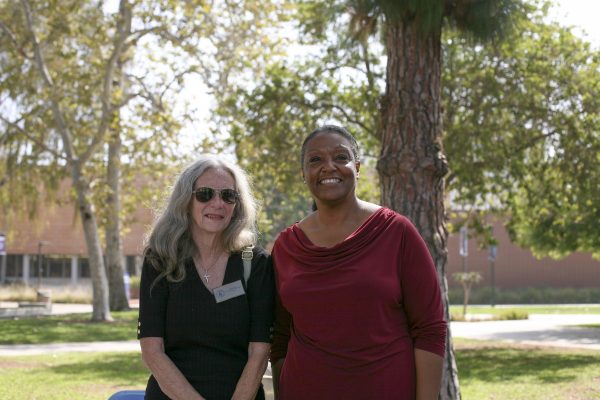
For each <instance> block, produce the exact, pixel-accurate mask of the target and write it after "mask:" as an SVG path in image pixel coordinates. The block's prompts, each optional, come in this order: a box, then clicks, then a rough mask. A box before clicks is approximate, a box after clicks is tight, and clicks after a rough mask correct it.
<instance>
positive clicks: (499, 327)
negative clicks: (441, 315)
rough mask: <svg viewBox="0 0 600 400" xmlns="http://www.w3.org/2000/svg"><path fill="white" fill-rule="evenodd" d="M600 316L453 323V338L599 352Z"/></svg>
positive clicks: (539, 317)
mask: <svg viewBox="0 0 600 400" xmlns="http://www.w3.org/2000/svg"><path fill="white" fill-rule="evenodd" d="M586 324H600V314H530V315H529V319H526V320H515V321H481V322H452V323H451V329H452V335H453V337H461V338H469V339H487V340H501V341H506V342H513V343H523V344H533V345H538V346H553V347H571V348H581V349H590V350H600V328H587V327H580V326H577V325H586Z"/></svg>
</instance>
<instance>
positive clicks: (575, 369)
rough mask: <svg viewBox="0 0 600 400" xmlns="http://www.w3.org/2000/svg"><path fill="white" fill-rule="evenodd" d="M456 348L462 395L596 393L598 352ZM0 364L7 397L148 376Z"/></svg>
mask: <svg viewBox="0 0 600 400" xmlns="http://www.w3.org/2000/svg"><path fill="white" fill-rule="evenodd" d="M455 350H456V360H457V365H458V371H459V380H460V387H461V392H462V396H463V397H462V398H463V399H464V400H485V399H490V400H492V399H511V400H513V399H515V400H521V399H522V400H525V399H527V400H546V399H550V400H552V399H556V400H558V399H576V400H587V399H590V400H591V399H598V398H600V351H588V350H573V349H550V348H541V347H534V346H522V345H515V344H506V343H500V342H494V341H478V340H467V339H456V340H455ZM0 370H2V374H0V398H1V399H6V400H27V399H32V400H33V399H48V400H63V399H64V400H67V399H90V400H96V399H98V400H100V399H102V400H105V399H107V398H108V397H109V396H110V394H112V393H114V392H117V391H119V390H126V389H143V388H144V387H145V385H146V380H147V379H148V371H147V370H146V369H145V367H144V366H143V364H142V362H141V359H140V355H139V353H138V352H124V353H59V354H55V355H47V356H22V357H0Z"/></svg>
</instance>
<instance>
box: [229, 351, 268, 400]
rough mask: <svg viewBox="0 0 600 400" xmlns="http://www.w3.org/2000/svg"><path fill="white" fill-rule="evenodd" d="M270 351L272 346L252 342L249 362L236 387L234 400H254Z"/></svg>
mask: <svg viewBox="0 0 600 400" xmlns="http://www.w3.org/2000/svg"><path fill="white" fill-rule="evenodd" d="M270 349H271V345H270V344H269V343H261V342H250V344H249V345H248V362H247V363H246V366H245V367H244V370H243V371H242V376H241V377H240V379H239V381H238V383H237V385H236V387H235V392H233V396H232V397H231V399H232V400H241V399H249V400H252V399H254V397H255V396H256V392H257V391H258V388H259V386H260V383H261V381H262V377H263V374H264V373H265V370H266V369H267V364H268V361H269V350H270Z"/></svg>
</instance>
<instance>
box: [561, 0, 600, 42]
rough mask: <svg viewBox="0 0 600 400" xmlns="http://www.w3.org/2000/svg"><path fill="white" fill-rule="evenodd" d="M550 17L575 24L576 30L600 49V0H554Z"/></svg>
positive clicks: (568, 23)
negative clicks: (599, 17) (599, 19)
mask: <svg viewBox="0 0 600 400" xmlns="http://www.w3.org/2000/svg"><path fill="white" fill-rule="evenodd" d="M554 2H555V3H556V6H555V7H553V8H552V9H551V11H550V17H551V18H552V19H554V20H556V21H558V22H560V23H561V25H567V26H571V25H572V26H574V27H575V32H576V33H577V34H578V35H580V36H581V37H583V38H585V39H587V41H589V42H591V43H592V45H593V46H594V48H596V49H600V23H599V21H598V16H600V0H554Z"/></svg>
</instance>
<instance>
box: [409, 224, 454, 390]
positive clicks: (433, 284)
mask: <svg viewBox="0 0 600 400" xmlns="http://www.w3.org/2000/svg"><path fill="white" fill-rule="evenodd" d="M403 243H404V248H403V251H402V262H403V267H402V273H401V279H402V292H403V300H404V309H405V311H406V314H407V318H408V322H409V331H410V335H411V337H412V338H413V343H414V357H415V372H416V382H415V384H416V389H417V399H418V400H425V399H428V400H429V399H437V398H438V395H439V390H440V385H441V380H442V370H443V360H444V355H445V345H446V332H447V324H446V321H445V319H444V311H443V305H442V298H441V290H440V285H439V278H438V274H437V271H436V269H435V265H434V264H433V260H432V259H431V256H430V254H429V250H428V249H427V246H426V244H425V242H424V241H423V239H422V238H421V236H420V235H419V233H418V232H417V230H416V229H415V228H414V226H413V225H411V224H407V225H406V227H405V232H404V238H403Z"/></svg>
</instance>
